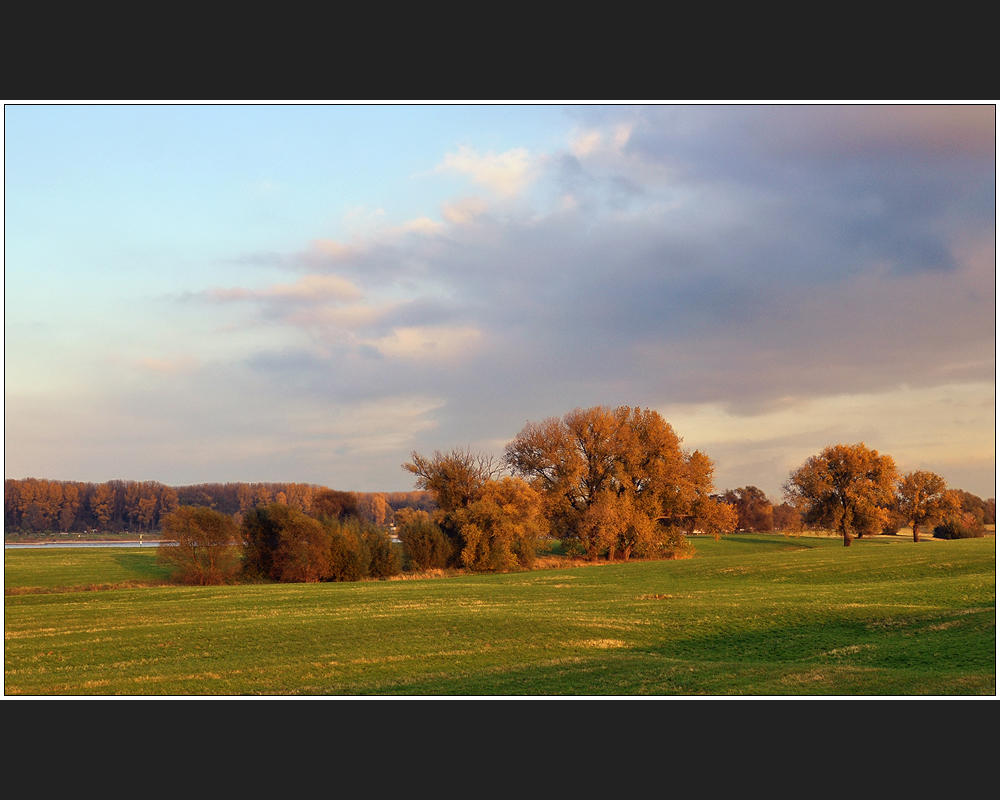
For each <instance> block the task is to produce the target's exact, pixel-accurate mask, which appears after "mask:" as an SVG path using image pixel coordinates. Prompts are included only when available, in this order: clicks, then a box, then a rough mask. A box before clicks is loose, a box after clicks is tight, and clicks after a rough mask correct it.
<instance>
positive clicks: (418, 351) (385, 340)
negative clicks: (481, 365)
mask: <svg viewBox="0 0 1000 800" xmlns="http://www.w3.org/2000/svg"><path fill="white" fill-rule="evenodd" d="M481 336H482V333H481V332H480V331H479V330H477V329H476V328H472V327H468V326H466V327H448V326H443V325H442V326H413V327H400V328H393V330H392V333H390V334H389V335H387V336H382V337H379V338H377V339H370V340H367V341H366V344H370V345H371V346H373V347H375V348H376V349H377V350H378V351H379V352H380V353H382V354H383V355H385V356H388V357H390V358H398V359H403V360H412V361H453V360H456V359H461V358H464V357H466V356H468V355H470V354H471V353H472V352H473V350H474V349H475V347H476V345H477V344H478V343H479V340H480V338H481Z"/></svg>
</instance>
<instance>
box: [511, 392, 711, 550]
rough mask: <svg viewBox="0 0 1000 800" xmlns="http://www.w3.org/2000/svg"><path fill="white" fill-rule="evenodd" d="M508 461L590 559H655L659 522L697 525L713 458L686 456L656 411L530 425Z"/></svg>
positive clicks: (624, 409) (619, 411)
mask: <svg viewBox="0 0 1000 800" xmlns="http://www.w3.org/2000/svg"><path fill="white" fill-rule="evenodd" d="M505 462H506V463H507V465H508V466H509V467H510V469H511V470H512V471H513V472H514V473H515V474H516V475H520V476H522V477H524V478H526V479H527V480H528V481H529V482H530V483H531V485H532V486H533V487H534V488H535V489H537V490H538V491H539V492H540V493H541V495H542V497H543V502H544V510H545V514H546V516H547V517H548V518H549V521H550V523H551V526H552V532H553V533H554V534H555V535H556V536H559V537H560V538H563V539H566V540H569V541H571V542H575V543H576V544H577V545H578V546H579V547H580V548H581V549H582V550H583V551H584V552H585V553H586V554H587V556H588V557H589V558H591V559H594V558H597V557H598V556H600V555H607V556H608V558H609V559H614V558H615V556H616V554H620V555H621V556H622V557H623V558H629V557H630V556H631V555H633V554H639V553H641V554H645V555H651V554H653V553H654V552H655V551H656V550H657V549H658V548H659V547H660V546H661V544H662V542H661V539H662V530H661V529H662V526H661V525H658V524H657V523H659V522H661V521H675V522H677V523H678V524H681V523H683V524H689V523H692V522H693V520H694V512H695V505H696V503H697V501H698V500H699V498H706V499H707V497H708V495H709V493H710V492H711V488H712V482H711V476H712V470H713V464H712V461H711V459H709V458H708V457H707V456H705V455H704V454H703V453H700V452H698V451H695V452H694V453H685V452H683V451H682V450H681V440H680V437H678V436H677V434H676V433H675V432H674V430H673V428H672V427H671V426H670V425H669V424H668V423H667V422H666V421H665V420H664V419H663V417H661V416H660V414H658V413H657V412H656V411H650V410H648V409H646V410H643V409H640V408H630V407H628V406H621V407H619V408H616V409H613V410H612V409H609V408H606V407H604V406H595V407H593V408H588V409H579V408H578V409H575V410H574V411H571V412H570V413H568V414H566V415H565V416H564V417H562V418H555V417H553V418H550V419H547V420H543V421H542V422H529V423H528V424H527V425H525V426H524V428H523V429H522V430H521V432H520V433H519V434H518V435H517V437H516V438H515V439H514V440H513V441H512V442H511V443H510V444H508V445H507V448H506V451H505Z"/></svg>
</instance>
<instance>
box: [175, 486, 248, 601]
mask: <svg viewBox="0 0 1000 800" xmlns="http://www.w3.org/2000/svg"><path fill="white" fill-rule="evenodd" d="M162 524H163V533H162V536H161V538H160V547H159V550H158V553H157V554H158V556H159V559H160V561H161V563H164V564H167V565H169V566H171V567H173V568H174V570H175V573H174V574H175V579H176V580H178V581H180V582H181V583H188V584H195V585H198V586H212V585H217V584H223V583H229V582H230V581H232V580H234V579H235V577H236V575H237V574H238V573H239V571H240V556H241V555H242V550H243V547H242V545H243V540H242V537H241V536H240V530H239V528H238V527H237V525H236V523H235V522H234V521H233V519H232V517H229V516H227V515H226V514H222V513H220V512H218V511H213V510H212V509H210V508H204V507H198V508H195V507H194V506H181V507H180V508H178V509H177V510H176V511H173V512H171V513H170V514H167V515H166V516H164V517H163V520H162Z"/></svg>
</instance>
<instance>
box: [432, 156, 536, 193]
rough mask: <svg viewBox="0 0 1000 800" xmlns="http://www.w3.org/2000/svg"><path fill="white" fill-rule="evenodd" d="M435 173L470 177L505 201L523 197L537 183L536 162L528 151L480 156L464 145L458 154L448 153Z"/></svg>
mask: <svg viewBox="0 0 1000 800" xmlns="http://www.w3.org/2000/svg"><path fill="white" fill-rule="evenodd" d="M434 171H435V172H444V171H454V172H460V173H462V174H464V175H468V176H469V177H470V178H471V179H472V181H473V182H474V183H477V184H479V185H480V186H486V187H487V188H489V189H491V190H492V191H494V192H496V193H497V194H498V195H500V196H501V197H513V196H514V195H517V194H520V193H521V192H522V191H523V190H524V189H525V188H527V187H528V186H529V185H530V184H531V183H532V181H534V180H535V177H536V174H537V171H538V165H537V163H536V159H534V158H532V156H531V154H530V153H529V152H528V151H527V150H525V149H524V148H515V149H512V150H507V151H506V152H504V153H500V154H495V153H493V152H492V151H490V152H488V153H486V154H485V155H480V154H479V152H478V151H476V150H475V148H473V147H470V146H469V145H461V146H460V147H459V148H458V152H455V153H448V154H447V155H445V157H444V160H443V161H442V162H441V163H440V164H438V165H437V167H435V170H434Z"/></svg>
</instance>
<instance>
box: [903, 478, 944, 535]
mask: <svg viewBox="0 0 1000 800" xmlns="http://www.w3.org/2000/svg"><path fill="white" fill-rule="evenodd" d="M947 488H948V487H947V485H946V484H945V482H944V478H942V477H941V476H940V475H936V474H934V473H933V472H927V471H925V470H916V471H914V472H907V473H906V474H905V475H903V476H902V477H901V478H900V479H899V483H898V484H897V485H896V500H897V503H898V508H899V511H900V514H901V516H902V517H903V518H904V519H905V520H906V521H907V523H908V524H909V525H910V526H911V527H912V528H913V541H915V542H919V541H920V528H921V526H923V525H927V524H929V523H931V522H933V521H934V520H940V519H943V518H944V517H945V516H947V515H948V514H950V513H954V512H956V511H958V509H959V504H958V502H957V498H956V497H955V496H954V495H953V494H950V493H949V492H948V491H947Z"/></svg>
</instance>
